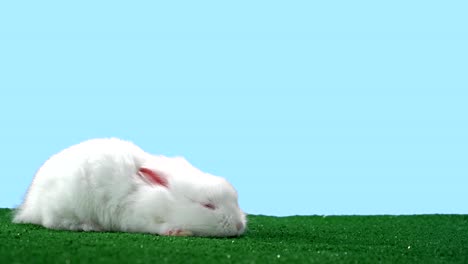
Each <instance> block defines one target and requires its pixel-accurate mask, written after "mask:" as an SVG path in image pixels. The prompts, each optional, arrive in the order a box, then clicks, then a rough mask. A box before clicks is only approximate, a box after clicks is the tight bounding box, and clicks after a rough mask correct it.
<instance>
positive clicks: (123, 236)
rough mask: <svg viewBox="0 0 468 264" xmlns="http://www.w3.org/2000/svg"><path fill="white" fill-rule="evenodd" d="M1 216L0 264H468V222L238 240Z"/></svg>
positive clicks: (288, 226)
mask: <svg viewBox="0 0 468 264" xmlns="http://www.w3.org/2000/svg"><path fill="white" fill-rule="evenodd" d="M11 213H12V211H11V210H10V209H0V241H1V243H0V263H79V262H80V263H83V262H87V263H116V262H121V263H180V262H184V263H223V262H225V263H231V262H232V263H276V262H278V263H279V262H284V263H379V262H380V263H468V215H417V216H327V217H322V216H291V217H269V216H259V215H251V216H249V225H248V227H249V229H248V231H247V232H246V234H245V235H244V236H242V237H239V238H196V237H190V238H187V237H163V236H156V235H150V234H131V233H111V232H103V233H95V232H88V233H87V232H68V231H55V230H47V229H45V228H42V227H39V226H35V225H19V224H12V223H11Z"/></svg>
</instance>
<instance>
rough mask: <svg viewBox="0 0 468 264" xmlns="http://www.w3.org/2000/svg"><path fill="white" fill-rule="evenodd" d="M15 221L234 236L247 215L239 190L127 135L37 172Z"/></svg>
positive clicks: (92, 143) (93, 143)
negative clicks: (144, 147)
mask: <svg viewBox="0 0 468 264" xmlns="http://www.w3.org/2000/svg"><path fill="white" fill-rule="evenodd" d="M14 222H16V223H33V224H39V225H43V226H45V227H47V228H52V229H65V230H84V231H105V230H106V231H124V232H143V233H154V234H161V235H196V236H235V235H240V234H242V233H243V232H244V230H245V225H246V218H245V214H244V213H243V212H242V211H241V210H240V208H239V207H238V204H237V193H236V191H235V189H234V188H233V187H232V186H231V185H230V184H229V183H228V182H227V181H226V180H225V179H223V178H220V177H217V176H213V175H210V174H207V173H203V172H201V171H200V170H198V169H196V168H195V167H193V166H192V165H190V164H189V163H188V162H187V161H186V160H184V159H183V158H167V157H164V156H154V155H151V154H149V153H146V152H145V151H143V150H142V149H140V148H139V147H137V146H136V145H134V144H132V143H130V142H127V141H123V140H120V139H115V138H112V139H93V140H88V141H85V142H82V143H80V144H78V145H75V146H72V147H70V148H67V149H65V150H63V151H61V152H59V153H58V154H56V155H54V156H52V157H51V158H50V159H49V160H47V161H46V162H45V163H44V165H43V166H42V167H41V168H40V169H39V170H38V171H37V173H36V175H35V177H34V179H33V183H32V184H31V186H30V187H29V190H28V193H27V194H26V197H25V200H24V202H23V204H22V205H21V206H20V207H19V208H18V210H17V212H16V214H15V217H14Z"/></svg>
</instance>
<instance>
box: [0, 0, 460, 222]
mask: <svg viewBox="0 0 468 264" xmlns="http://www.w3.org/2000/svg"><path fill="white" fill-rule="evenodd" d="M154 2H156V1H148V2H145V1H127V2H124V1H76V2H75V3H70V2H69V1H65V2H64V1H30V2H27V1H2V2H1V3H0V89H1V95H0V127H1V130H0V146H1V152H0V162H1V168H2V172H1V173H0V207H10V208H11V207H15V206H17V205H18V204H19V203H20V202H21V199H22V197H23V195H24V193H25V191H26V189H27V187H28V185H29V183H30V181H31V179H32V177H33V175H34V173H35V171H36V170H37V169H38V168H39V166H40V165H41V164H42V163H43V162H44V161H45V160H46V159H47V158H48V157H49V156H50V155H52V154H54V153H56V152H58V151H59V150H61V149H63V148H65V147H68V146H70V145H72V144H75V143H78V142H80V141H82V140H85V139H88V138H95V137H109V136H116V137H121V138H124V139H128V140H131V141H134V142H135V143H136V144H138V145H140V146H141V147H142V148H143V149H145V150H147V151H149V152H152V153H157V154H165V155H169V156H172V155H182V156H185V157H186V158H187V159H188V160H189V161H190V162H191V163H193V164H194V165H195V166H197V167H199V168H200V169H202V170H204V171H207V172H211V173H214V174H218V175H221V176H224V177H226V178H227V179H229V180H230V181H231V182H232V183H233V184H234V185H235V186H236V188H237V189H238V191H239V194H240V203H241V207H243V208H244V210H245V211H247V212H248V213H254V214H268V215H293V214H306V215H310V214H422V213H465V214H466V213H468V191H467V189H468V188H467V187H468V163H467V162H468V91H467V89H468V16H467V15H466V14H467V11H468V4H466V1H316V2H314V1H230V2H227V1H166V2H170V3H154Z"/></svg>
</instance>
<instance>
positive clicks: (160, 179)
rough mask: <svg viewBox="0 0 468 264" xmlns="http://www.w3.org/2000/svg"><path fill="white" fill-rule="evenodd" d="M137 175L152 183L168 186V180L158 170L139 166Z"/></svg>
mask: <svg viewBox="0 0 468 264" xmlns="http://www.w3.org/2000/svg"><path fill="white" fill-rule="evenodd" d="M138 175H140V177H141V178H142V179H143V180H145V181H146V182H148V183H150V184H152V185H160V186H164V187H166V188H169V182H168V181H167V178H166V177H165V176H164V175H162V174H161V173H159V172H156V171H154V170H151V169H148V168H140V169H139V170H138Z"/></svg>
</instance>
